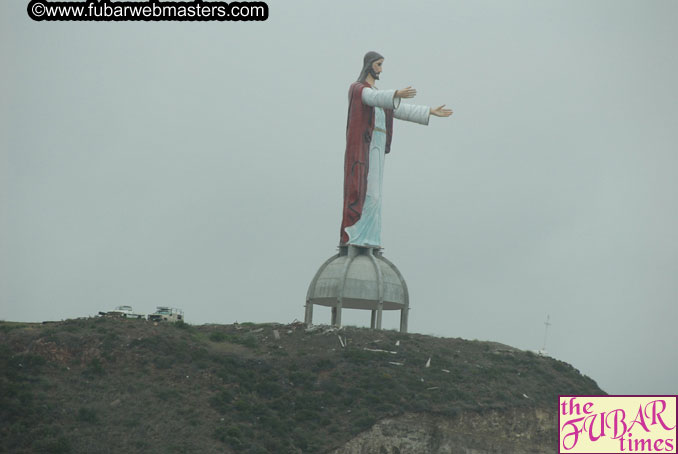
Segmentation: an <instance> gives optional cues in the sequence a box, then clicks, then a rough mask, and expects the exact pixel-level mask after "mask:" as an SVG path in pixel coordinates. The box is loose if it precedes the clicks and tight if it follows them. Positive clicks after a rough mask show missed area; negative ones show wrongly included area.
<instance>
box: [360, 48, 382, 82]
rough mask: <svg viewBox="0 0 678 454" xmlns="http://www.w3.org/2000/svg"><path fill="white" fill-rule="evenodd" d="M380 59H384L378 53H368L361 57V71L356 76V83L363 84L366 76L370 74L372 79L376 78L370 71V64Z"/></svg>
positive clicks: (371, 70) (372, 71)
mask: <svg viewBox="0 0 678 454" xmlns="http://www.w3.org/2000/svg"><path fill="white" fill-rule="evenodd" d="M381 58H384V57H382V56H381V54H380V53H379V52H374V51H369V52H368V53H366V54H365V57H363V69H362V71H360V75H359V76H358V82H365V79H367V75H368V74H372V77H375V76H376V74H374V70H373V69H372V63H374V62H375V61H377V60H379V59H381ZM375 78H376V77H375Z"/></svg>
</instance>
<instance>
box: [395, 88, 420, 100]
mask: <svg viewBox="0 0 678 454" xmlns="http://www.w3.org/2000/svg"><path fill="white" fill-rule="evenodd" d="M416 95H417V90H416V89H414V88H412V87H407V88H403V89H401V90H396V92H395V97H396V98H414V97H415V96H416Z"/></svg>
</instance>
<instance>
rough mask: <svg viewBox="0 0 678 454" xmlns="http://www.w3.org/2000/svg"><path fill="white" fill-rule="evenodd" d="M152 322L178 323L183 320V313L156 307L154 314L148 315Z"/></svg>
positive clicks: (178, 310)
mask: <svg viewBox="0 0 678 454" xmlns="http://www.w3.org/2000/svg"><path fill="white" fill-rule="evenodd" d="M148 319H149V320H150V321H152V322H180V321H183V320H184V311H182V310H181V309H177V308H175V307H166V306H158V307H157V308H156V311H155V313H153V314H149V315H148Z"/></svg>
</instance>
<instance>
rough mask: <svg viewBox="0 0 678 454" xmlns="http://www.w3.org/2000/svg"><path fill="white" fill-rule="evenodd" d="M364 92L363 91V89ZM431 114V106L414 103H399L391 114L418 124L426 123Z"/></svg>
mask: <svg viewBox="0 0 678 454" xmlns="http://www.w3.org/2000/svg"><path fill="white" fill-rule="evenodd" d="M363 93H365V91H363ZM430 115H431V108H430V107H428V106H417V105H415V104H404V103H403V104H400V105H399V106H398V107H397V108H396V110H394V111H393V116H394V117H395V118H397V119H399V120H405V121H412V122H414V123H419V124H420V125H427V124H428V119H429V117H430Z"/></svg>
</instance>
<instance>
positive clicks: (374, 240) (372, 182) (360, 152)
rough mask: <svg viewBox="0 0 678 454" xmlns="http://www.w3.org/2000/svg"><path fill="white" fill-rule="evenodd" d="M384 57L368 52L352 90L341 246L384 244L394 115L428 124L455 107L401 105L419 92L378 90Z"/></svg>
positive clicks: (350, 93) (347, 132)
mask: <svg viewBox="0 0 678 454" xmlns="http://www.w3.org/2000/svg"><path fill="white" fill-rule="evenodd" d="M383 63H384V57H382V56H381V55H379V54H378V53H377V52H368V53H367V54H365V57H364V59H363V69H362V71H360V76H359V77H358V80H357V81H356V82H354V83H352V84H351V87H350V88H349V91H348V120H347V124H346V156H345V158H344V210H343V219H342V222H341V240H340V245H342V246H343V245H352V246H359V247H372V248H379V247H381V187H382V184H381V183H382V178H383V175H384V157H385V155H386V153H388V152H389V151H391V150H390V149H391V137H392V135H393V118H394V117H395V118H397V119H399V120H406V121H412V122H415V123H419V124H422V125H427V124H428V120H429V117H430V116H431V115H433V116H436V117H449V116H450V115H452V110H451V109H445V105H444V104H443V105H442V106H440V107H436V108H430V107H427V106H418V105H414V104H406V103H401V102H400V100H401V99H402V98H414V97H415V96H416V94H417V90H415V89H414V88H412V87H407V88H403V89H401V90H378V89H377V87H375V85H374V84H375V82H376V81H377V80H379V75H380V74H381V71H382V65H383Z"/></svg>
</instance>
